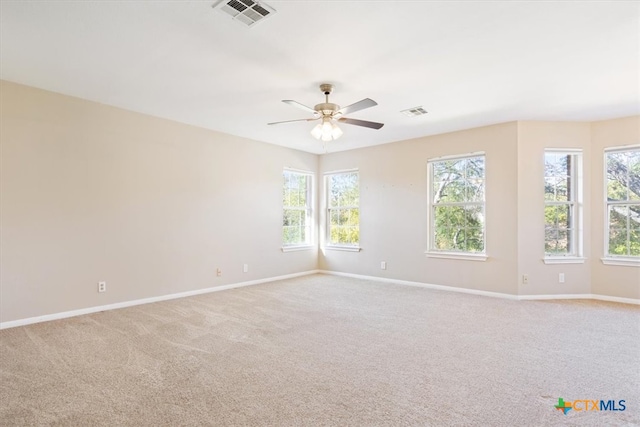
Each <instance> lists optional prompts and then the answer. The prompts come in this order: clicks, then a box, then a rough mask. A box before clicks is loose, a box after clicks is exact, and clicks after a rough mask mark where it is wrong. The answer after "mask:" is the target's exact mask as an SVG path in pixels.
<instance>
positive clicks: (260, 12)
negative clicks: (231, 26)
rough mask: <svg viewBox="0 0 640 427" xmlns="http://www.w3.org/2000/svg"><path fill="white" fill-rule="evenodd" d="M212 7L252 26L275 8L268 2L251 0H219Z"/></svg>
mask: <svg viewBox="0 0 640 427" xmlns="http://www.w3.org/2000/svg"><path fill="white" fill-rule="evenodd" d="M213 8H214V9H218V10H219V11H220V12H224V13H226V14H227V15H230V16H231V17H232V18H233V20H234V21H238V22H240V23H242V24H244V25H246V26H247V27H252V26H254V25H255V24H257V23H258V22H262V21H264V20H265V19H266V18H268V17H270V16H271V15H273V14H274V13H275V12H276V10H275V9H274V8H272V7H271V6H269V5H268V4H266V3H264V2H261V1H253V0H221V1H219V2H218V3H216V4H214V5H213Z"/></svg>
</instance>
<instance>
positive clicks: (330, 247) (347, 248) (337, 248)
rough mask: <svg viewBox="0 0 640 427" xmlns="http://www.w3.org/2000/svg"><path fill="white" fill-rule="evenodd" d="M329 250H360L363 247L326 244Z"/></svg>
mask: <svg viewBox="0 0 640 427" xmlns="http://www.w3.org/2000/svg"><path fill="white" fill-rule="evenodd" d="M324 248H325V249H326V250H329V251H346V252H360V251H361V250H362V248H361V247H360V246H325V247H324Z"/></svg>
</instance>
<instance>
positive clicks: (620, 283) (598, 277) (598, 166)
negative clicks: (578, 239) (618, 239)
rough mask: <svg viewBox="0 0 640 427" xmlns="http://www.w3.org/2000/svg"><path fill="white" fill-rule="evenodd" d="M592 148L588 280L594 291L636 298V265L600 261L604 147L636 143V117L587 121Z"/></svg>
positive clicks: (639, 123) (639, 138)
mask: <svg viewBox="0 0 640 427" xmlns="http://www.w3.org/2000/svg"><path fill="white" fill-rule="evenodd" d="M591 135H592V151H593V158H592V162H591V170H592V187H591V197H592V199H593V201H594V203H593V214H592V218H593V220H592V223H591V238H592V242H593V245H592V258H591V260H590V261H591V283H592V292H593V293H594V294H601V295H611V296H616V297H624V298H638V299H640V268H638V267H628V266H615V265H604V264H603V263H602V261H601V258H602V257H603V256H604V240H605V234H604V229H605V203H604V188H605V177H604V150H605V148H609V147H622V146H625V145H637V144H640V117H628V118H623V119H617V120H606V121H600V122H594V123H592V124H591Z"/></svg>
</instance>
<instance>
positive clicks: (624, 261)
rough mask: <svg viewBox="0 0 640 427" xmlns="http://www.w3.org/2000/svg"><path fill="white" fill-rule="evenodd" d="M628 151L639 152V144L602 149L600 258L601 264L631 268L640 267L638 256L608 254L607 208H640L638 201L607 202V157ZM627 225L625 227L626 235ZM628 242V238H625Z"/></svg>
mask: <svg viewBox="0 0 640 427" xmlns="http://www.w3.org/2000/svg"><path fill="white" fill-rule="evenodd" d="M629 151H638V152H640V144H632V145H624V146H618V147H608V148H605V149H604V152H603V156H602V160H603V176H604V181H603V201H604V227H603V231H604V233H603V240H604V246H603V248H604V254H603V257H602V258H601V261H602V263H603V264H608V265H619V266H632V267H640V255H630V254H626V255H614V254H610V253H609V236H610V232H611V230H610V220H609V212H610V209H609V207H610V206H611V205H638V206H640V200H629V199H627V200H624V201H609V171H608V162H607V156H608V155H609V154H611V153H623V152H629ZM628 230H629V225H627V233H628ZM627 240H628V238H627Z"/></svg>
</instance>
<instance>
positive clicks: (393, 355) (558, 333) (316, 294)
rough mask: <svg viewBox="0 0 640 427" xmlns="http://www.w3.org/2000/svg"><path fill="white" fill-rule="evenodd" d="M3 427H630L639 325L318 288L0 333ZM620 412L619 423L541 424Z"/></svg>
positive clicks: (614, 310)
mask: <svg viewBox="0 0 640 427" xmlns="http://www.w3.org/2000/svg"><path fill="white" fill-rule="evenodd" d="M0 344H1V354H0V362H1V365H0V398H1V405H0V425H2V426H21V425H25V426H27V425H28V426H38V425H53V426H57V425H61V426H62V425H65V426H67V425H68V426H100V425H104V426H114V425H127V426H164V425H166V426H169V425H171V426H178V425H179V426H192V425H220V426H226V425H229V426H231V425H256V426H267V425H268V426H294V425H300V426H331V425H336V426H346V425H350V426H378V425H388V426H399V425H412V426H413V425H416V426H417V425H419V426H428V425H434V426H436V425H451V426H467V425H468V426H476V425H477V426H544V425H580V426H584V425H587V426H603V425H640V308H638V307H637V306H631V305H624V304H614V303H604V302H595V301H553V302H548V301H547V302H528V301H509V300H503V299H494V298H488V297H481V296H474V295H465V294H459V293H449V292H442V291H433V290H427V289H422V288H414V287H408V286H400V285H394V284H388V283H379V282H371V281H364V280H356V279H348V278H341V277H333V276H326V275H314V276H307V277H302V278H298V279H292V280H286V281H280V282H273V283H269V284H263V285H258V286H253V287H248V288H241V289H234V290H229V291H222V292H216V293H211V294H207V295H201V296H197V297H190V298H185V299H180V300H173V301H167V302H161V303H155V304H148V305H143V306H137V307H131V308H126V309H121V310H114V311H109V312H103V313H96V314H92V315H86V316H81V317H76V318H71V319H66V320H60V321H54V322H48V323H41V324H36V325H30V326H25V327H19V328H13V329H6V330H3V331H0ZM559 397H563V398H564V399H565V400H566V401H572V400H577V399H589V400H595V399H607V400H608V399H615V400H621V399H623V400H626V410H625V411H623V412H576V411H569V413H568V414H567V415H563V414H562V413H561V412H560V411H558V410H556V409H554V405H555V404H556V403H557V401H558V398H559Z"/></svg>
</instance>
